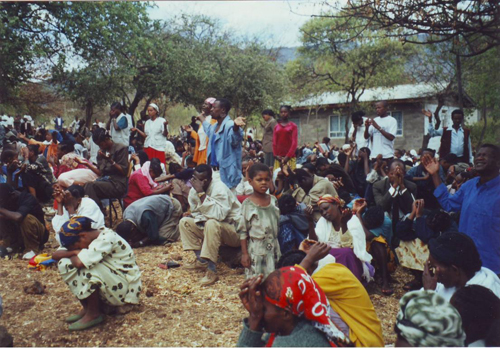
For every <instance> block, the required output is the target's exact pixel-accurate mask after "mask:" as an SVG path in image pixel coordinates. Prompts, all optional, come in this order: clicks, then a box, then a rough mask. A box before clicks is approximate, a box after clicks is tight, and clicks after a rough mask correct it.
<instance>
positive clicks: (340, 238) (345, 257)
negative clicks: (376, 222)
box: [309, 195, 373, 282]
mask: <svg viewBox="0 0 500 348" xmlns="http://www.w3.org/2000/svg"><path fill="white" fill-rule="evenodd" d="M344 205H345V202H344V200H342V199H341V198H340V197H338V196H332V195H324V196H322V197H320V198H319V201H318V207H319V212H320V213H321V218H320V219H319V220H318V223H317V224H316V227H315V228H312V226H311V228H310V230H309V238H310V239H312V240H317V241H319V242H323V243H327V244H328V245H329V246H330V247H332V250H331V251H330V254H331V255H332V256H333V257H335V260H336V262H338V263H341V264H343V265H344V266H346V267H347V268H349V269H350V270H351V272H352V273H353V274H354V275H355V276H356V278H358V280H359V281H361V282H363V281H365V282H368V281H370V280H371V278H372V273H373V268H372V267H371V265H370V262H371V260H372V257H371V255H370V254H368V253H367V251H366V235H365V233H364V229H363V227H362V224H361V222H360V220H359V218H358V217H356V216H353V215H352V212H351V211H350V210H349V209H345V208H344ZM351 228H354V230H355V231H356V235H355V236H353V235H352V233H351V232H350V229H351ZM353 237H355V238H353Z"/></svg>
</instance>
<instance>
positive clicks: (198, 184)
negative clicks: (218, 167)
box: [191, 176, 205, 193]
mask: <svg viewBox="0 0 500 348" xmlns="http://www.w3.org/2000/svg"><path fill="white" fill-rule="evenodd" d="M191 186H193V188H194V190H195V191H196V192H197V193H201V192H204V191H205V190H204V189H203V183H202V182H201V181H200V180H199V179H197V178H196V177H194V176H193V178H192V179H191Z"/></svg>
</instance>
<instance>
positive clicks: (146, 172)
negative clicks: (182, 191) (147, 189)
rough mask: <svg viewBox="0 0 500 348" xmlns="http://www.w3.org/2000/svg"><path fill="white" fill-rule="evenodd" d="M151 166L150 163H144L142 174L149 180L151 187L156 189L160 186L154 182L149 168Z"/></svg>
mask: <svg viewBox="0 0 500 348" xmlns="http://www.w3.org/2000/svg"><path fill="white" fill-rule="evenodd" d="M150 166H151V162H150V161H147V162H146V163H144V164H143V165H142V167H141V173H142V175H144V176H145V177H146V178H147V179H148V182H149V185H150V186H151V187H156V186H158V184H157V183H156V182H155V181H154V180H153V178H152V177H151V174H149V167H150Z"/></svg>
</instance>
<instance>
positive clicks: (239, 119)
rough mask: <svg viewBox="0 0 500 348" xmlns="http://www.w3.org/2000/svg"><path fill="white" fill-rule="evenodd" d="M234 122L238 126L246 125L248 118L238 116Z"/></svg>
mask: <svg viewBox="0 0 500 348" xmlns="http://www.w3.org/2000/svg"><path fill="white" fill-rule="evenodd" d="M234 124H235V125H236V126H238V127H245V126H246V124H247V123H246V118H245V117H237V118H236V119H235V120H234Z"/></svg>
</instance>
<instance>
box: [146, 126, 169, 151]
mask: <svg viewBox="0 0 500 348" xmlns="http://www.w3.org/2000/svg"><path fill="white" fill-rule="evenodd" d="M165 122H166V121H165V119H164V118H163V117H157V118H156V120H154V121H153V120H147V121H146V124H145V125H144V133H146V140H145V142H144V147H145V148H146V147H152V148H153V149H155V150H156V151H161V152H164V151H165V146H167V138H166V137H165V136H164V135H163V132H164V131H165V125H164V123H165Z"/></svg>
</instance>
